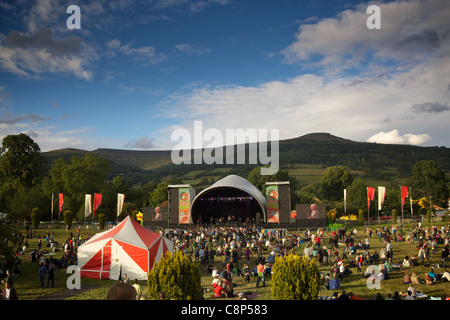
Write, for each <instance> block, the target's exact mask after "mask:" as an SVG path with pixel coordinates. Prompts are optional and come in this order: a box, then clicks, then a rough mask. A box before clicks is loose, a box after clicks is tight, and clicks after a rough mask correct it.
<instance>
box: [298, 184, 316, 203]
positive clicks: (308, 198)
mask: <svg viewBox="0 0 450 320" xmlns="http://www.w3.org/2000/svg"><path fill="white" fill-rule="evenodd" d="M296 194H297V198H298V202H299V203H305V204H308V203H313V202H314V201H315V200H313V199H314V198H317V197H318V196H319V189H318V188H317V187H316V186H314V185H312V184H308V185H307V186H304V187H302V188H300V190H298V191H296Z"/></svg>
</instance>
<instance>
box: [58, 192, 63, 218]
mask: <svg viewBox="0 0 450 320" xmlns="http://www.w3.org/2000/svg"><path fill="white" fill-rule="evenodd" d="M63 203H64V195H63V194H62V193H60V194H59V213H58V219H59V217H60V216H61V209H62V206H63Z"/></svg>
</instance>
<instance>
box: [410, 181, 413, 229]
mask: <svg viewBox="0 0 450 320" xmlns="http://www.w3.org/2000/svg"><path fill="white" fill-rule="evenodd" d="M409 203H410V204H411V228H412V225H413V218H414V213H413V212H414V210H413V198H412V193H411V187H409Z"/></svg>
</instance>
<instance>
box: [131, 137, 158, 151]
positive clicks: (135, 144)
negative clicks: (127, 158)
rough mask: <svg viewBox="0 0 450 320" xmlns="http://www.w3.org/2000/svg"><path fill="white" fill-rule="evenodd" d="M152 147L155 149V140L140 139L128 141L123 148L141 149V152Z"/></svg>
mask: <svg viewBox="0 0 450 320" xmlns="http://www.w3.org/2000/svg"><path fill="white" fill-rule="evenodd" d="M154 147H155V139H151V138H147V137H141V138H139V139H137V140H133V141H130V142H128V143H127V144H126V145H125V148H129V149H141V150H148V149H152V148H154Z"/></svg>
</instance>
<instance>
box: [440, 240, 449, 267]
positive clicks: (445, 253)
mask: <svg viewBox="0 0 450 320" xmlns="http://www.w3.org/2000/svg"><path fill="white" fill-rule="evenodd" d="M448 256H449V250H448V244H447V245H445V247H444V248H443V249H442V253H441V258H442V268H444V270H445V269H446V268H447V262H448Z"/></svg>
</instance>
